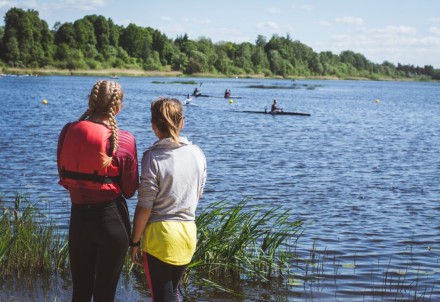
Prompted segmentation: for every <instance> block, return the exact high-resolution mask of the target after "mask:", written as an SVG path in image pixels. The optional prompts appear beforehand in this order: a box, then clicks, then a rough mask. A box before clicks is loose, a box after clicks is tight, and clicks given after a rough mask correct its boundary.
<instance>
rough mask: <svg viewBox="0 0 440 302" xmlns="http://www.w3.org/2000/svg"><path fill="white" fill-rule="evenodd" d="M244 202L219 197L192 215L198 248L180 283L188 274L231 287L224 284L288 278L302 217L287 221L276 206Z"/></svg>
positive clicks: (185, 283) (227, 289) (287, 217)
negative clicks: (266, 207)
mask: <svg viewBox="0 0 440 302" xmlns="http://www.w3.org/2000/svg"><path fill="white" fill-rule="evenodd" d="M248 201H249V200H247V199H246V200H243V201H241V202H238V203H236V204H233V203H231V202H227V201H218V202H215V203H213V204H211V205H209V206H208V207H207V208H205V209H204V210H203V211H202V212H201V213H200V214H199V215H198V216H197V218H196V224H197V228H198V242H197V249H196V252H195V254H194V257H193V260H192V262H191V264H190V265H189V266H188V269H187V273H186V275H185V277H184V282H183V283H184V285H188V283H189V281H190V279H193V281H195V280H197V282H202V283H206V282H208V283H209V286H210V287H212V286H213V284H216V286H217V288H221V289H222V290H224V291H227V292H231V290H230V289H229V288H228V286H231V285H234V284H238V283H241V282H253V283H255V282H256V283H267V282H269V283H270V282H271V281H273V280H275V279H277V278H278V277H285V279H286V280H288V278H289V276H290V273H291V270H290V267H289V263H292V261H290V260H291V259H289V258H290V257H292V256H293V255H294V254H293V253H292V249H293V248H294V246H295V245H296V242H297V240H298V238H299V237H300V235H301V230H302V224H303V223H302V221H300V220H298V221H294V222H291V221H290V215H289V211H288V210H287V211H285V210H281V207H274V208H272V209H269V210H263V209H262V207H259V206H253V205H250V204H249V203H248ZM208 280H209V281H208Z"/></svg>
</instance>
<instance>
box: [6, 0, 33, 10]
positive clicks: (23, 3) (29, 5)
mask: <svg viewBox="0 0 440 302" xmlns="http://www.w3.org/2000/svg"><path fill="white" fill-rule="evenodd" d="M12 7H21V8H25V9H29V8H33V9H36V8H38V3H37V2H36V1H35V0H28V1H17V0H14V1H13V0H0V8H6V9H9V8H12Z"/></svg>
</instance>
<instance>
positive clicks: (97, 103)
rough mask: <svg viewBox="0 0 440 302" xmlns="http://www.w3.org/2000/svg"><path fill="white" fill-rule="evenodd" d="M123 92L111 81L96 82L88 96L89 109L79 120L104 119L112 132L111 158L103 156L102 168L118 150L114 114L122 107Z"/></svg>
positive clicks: (118, 85)
mask: <svg viewBox="0 0 440 302" xmlns="http://www.w3.org/2000/svg"><path fill="white" fill-rule="evenodd" d="M123 98H124V92H123V91H122V88H121V85H120V84H119V83H117V82H113V81H97V82H96V83H95V85H93V88H92V91H91V92H90V96H89V108H88V109H87V110H86V112H84V113H83V115H81V117H80V118H79V120H80V121H82V120H85V119H86V118H89V119H90V118H91V117H95V118H96V117H106V118H108V121H109V124H110V130H111V132H112V134H111V136H110V150H111V156H108V155H107V154H103V155H102V156H103V161H104V163H103V166H104V167H108V166H109V165H110V164H111V161H112V157H113V155H114V154H115V153H116V150H117V149H118V123H117V121H116V118H115V117H116V113H117V112H118V111H119V110H120V109H121V107H122V99H123Z"/></svg>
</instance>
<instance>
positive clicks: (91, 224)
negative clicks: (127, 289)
mask: <svg viewBox="0 0 440 302" xmlns="http://www.w3.org/2000/svg"><path fill="white" fill-rule="evenodd" d="M127 222H128V225H127ZM129 228H130V224H129V217H128V211H127V204H126V202H125V199H124V198H122V197H120V198H118V200H115V201H112V202H108V203H105V204H99V205H94V206H87V205H79V206H78V205H74V204H73V205H72V208H71V217H70V226H69V256H70V269H71V272H72V281H73V294H72V301H74V302H76V301H78V302H86V301H90V300H91V298H92V296H93V301H95V302H101V301H102V302H109V301H113V300H114V297H115V293H116V287H117V285H118V280H119V275H120V273H121V270H122V265H123V264H124V261H125V256H126V254H127V250H128V243H129V234H130V229H129Z"/></svg>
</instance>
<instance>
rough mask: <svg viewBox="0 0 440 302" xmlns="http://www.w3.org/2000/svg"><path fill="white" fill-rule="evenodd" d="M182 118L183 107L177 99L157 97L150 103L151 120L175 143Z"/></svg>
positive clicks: (177, 139) (177, 140)
mask: <svg viewBox="0 0 440 302" xmlns="http://www.w3.org/2000/svg"><path fill="white" fill-rule="evenodd" d="M182 120H183V108H182V103H180V101H179V100H178V99H174V98H167V97H159V98H157V99H156V100H154V101H153V102H152V103H151V122H152V123H153V124H154V125H155V126H156V127H157V129H158V130H159V131H160V132H162V133H163V134H165V135H167V136H168V137H171V138H172V139H173V141H175V142H176V143H179V133H180V128H181V125H182Z"/></svg>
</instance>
